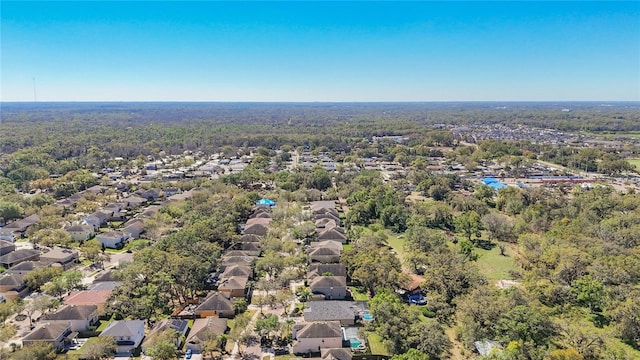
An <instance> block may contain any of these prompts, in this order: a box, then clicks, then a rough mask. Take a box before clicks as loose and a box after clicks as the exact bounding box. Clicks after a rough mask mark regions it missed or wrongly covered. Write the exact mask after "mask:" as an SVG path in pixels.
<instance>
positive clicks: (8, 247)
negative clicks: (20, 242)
mask: <svg viewBox="0 0 640 360" xmlns="http://www.w3.org/2000/svg"><path fill="white" fill-rule="evenodd" d="M15 250H16V245H15V244H14V243H13V242H11V241H6V240H0V256H2V255H5V254H8V253H10V252H13V251H15Z"/></svg>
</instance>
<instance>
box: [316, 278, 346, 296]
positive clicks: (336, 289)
mask: <svg viewBox="0 0 640 360" xmlns="http://www.w3.org/2000/svg"><path fill="white" fill-rule="evenodd" d="M309 289H310V290H311V292H312V293H313V294H322V295H324V297H325V299H326V300H344V299H345V298H346V297H347V278H346V277H344V276H318V277H316V278H314V279H313V280H311V283H309Z"/></svg>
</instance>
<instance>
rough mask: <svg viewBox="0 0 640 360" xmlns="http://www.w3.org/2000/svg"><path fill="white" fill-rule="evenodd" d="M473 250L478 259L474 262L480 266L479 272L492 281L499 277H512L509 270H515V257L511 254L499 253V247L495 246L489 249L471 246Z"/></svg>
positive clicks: (499, 278)
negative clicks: (503, 254)
mask: <svg viewBox="0 0 640 360" xmlns="http://www.w3.org/2000/svg"><path fill="white" fill-rule="evenodd" d="M473 252H474V253H476V254H478V260H477V261H476V264H477V265H478V268H480V272H481V273H482V274H483V275H484V276H486V277H487V279H488V280H489V281H490V282H492V281H495V280H501V279H512V276H511V275H509V270H517V269H518V268H517V265H516V264H515V259H514V257H513V254H510V253H509V250H508V249H507V252H506V253H507V255H508V256H502V255H500V248H499V247H498V246H495V247H494V248H493V249H491V250H484V249H480V248H473Z"/></svg>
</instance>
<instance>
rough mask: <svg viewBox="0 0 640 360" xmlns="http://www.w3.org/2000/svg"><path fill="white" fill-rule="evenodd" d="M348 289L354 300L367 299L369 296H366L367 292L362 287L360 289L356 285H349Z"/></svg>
mask: <svg viewBox="0 0 640 360" xmlns="http://www.w3.org/2000/svg"><path fill="white" fill-rule="evenodd" d="M349 290H350V291H351V295H353V300H355V301H368V300H369V297H368V296H367V293H366V291H364V289H360V288H358V287H357V286H349ZM361 290H362V291H361Z"/></svg>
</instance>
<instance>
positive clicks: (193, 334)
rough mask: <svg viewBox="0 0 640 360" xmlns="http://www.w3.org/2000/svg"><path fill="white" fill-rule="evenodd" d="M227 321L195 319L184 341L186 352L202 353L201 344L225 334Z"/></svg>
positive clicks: (210, 318)
mask: <svg viewBox="0 0 640 360" xmlns="http://www.w3.org/2000/svg"><path fill="white" fill-rule="evenodd" d="M227 329H228V327H227V319H221V318H216V317H208V318H206V319H196V320H195V321H194V322H193V326H191V331H189V336H188V337H187V339H186V341H185V342H186V348H187V350H189V349H191V351H193V352H200V351H202V344H203V343H204V342H205V341H207V340H209V339H210V338H211V337H213V338H216V337H218V336H220V335H222V334H224V333H226V332H227Z"/></svg>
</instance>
